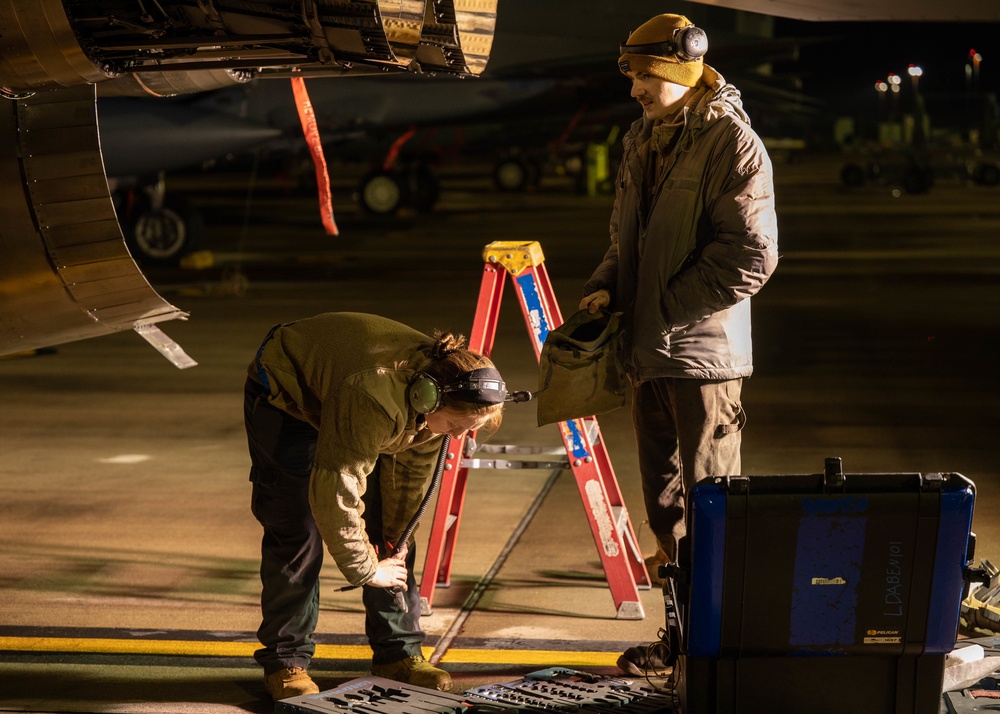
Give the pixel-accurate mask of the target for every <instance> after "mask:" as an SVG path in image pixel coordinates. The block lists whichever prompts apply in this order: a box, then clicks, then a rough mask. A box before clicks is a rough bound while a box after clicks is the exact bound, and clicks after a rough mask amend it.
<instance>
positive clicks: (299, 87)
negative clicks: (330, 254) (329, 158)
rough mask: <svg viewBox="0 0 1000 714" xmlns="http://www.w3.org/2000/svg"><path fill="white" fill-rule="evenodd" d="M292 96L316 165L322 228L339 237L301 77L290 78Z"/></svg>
mask: <svg viewBox="0 0 1000 714" xmlns="http://www.w3.org/2000/svg"><path fill="white" fill-rule="evenodd" d="M292 94H294V95H295V105H296V107H297V108H298V110H299V121H301V122H302V133H303V134H304V135H305V137H306V143H307V144H308V145H309V153H310V154H312V159H313V163H314V164H315V165H316V187H317V190H318V191H319V211H320V217H321V218H322V219H323V227H324V228H325V229H326V233H327V235H331V236H335V235H339V234H340V231H339V230H337V224H336V222H335V221H334V220H333V196H332V195H331V194H330V175H329V174H328V173H327V170H326V157H325V156H324V155H323V144H322V142H321V141H320V139H319V127H318V126H317V125H316V113H315V112H314V111H313V106H312V102H311V101H310V100H309V92H307V91H306V80H305V79H304V78H303V77H292Z"/></svg>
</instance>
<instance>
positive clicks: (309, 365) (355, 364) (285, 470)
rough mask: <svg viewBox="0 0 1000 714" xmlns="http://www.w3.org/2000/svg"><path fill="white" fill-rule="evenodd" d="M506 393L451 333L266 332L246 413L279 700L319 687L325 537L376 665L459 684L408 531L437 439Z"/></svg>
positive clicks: (481, 416)
mask: <svg viewBox="0 0 1000 714" xmlns="http://www.w3.org/2000/svg"><path fill="white" fill-rule="evenodd" d="M505 398H506V385H505V384H504V382H503V379H502V378H501V377H500V373H499V372H497V370H496V369H495V368H494V366H493V363H492V362H491V361H490V360H489V359H488V358H487V357H484V356H483V355H480V354H478V353H476V352H472V351H470V350H468V349H466V348H465V341H464V338H463V337H461V336H457V337H456V336H455V335H452V334H451V333H443V334H441V333H438V334H436V335H435V336H434V337H433V338H431V337H428V336H426V335H424V334H421V333H420V332H418V331H416V330H414V329H412V328H410V327H407V326H406V325H402V324H400V323H398V322H394V321H392V320H389V319H386V318H384V317H378V316H376V315H365V314H361V313H324V314H322V315H317V316H315V317H310V318H307V319H304V320H298V321H297V322H292V323H289V324H285V325H276V326H275V327H274V328H273V329H272V330H271V332H270V333H269V334H268V335H267V337H266V338H265V340H264V342H263V344H262V345H261V346H260V349H259V350H258V351H257V355H256V356H255V357H254V359H253V361H252V362H251V364H250V367H249V370H248V377H247V382H246V390H245V399H244V419H245V422H246V430H247V441H248V444H249V449H250V460H251V469H250V480H251V481H252V482H253V495H252V503H251V508H252V510H253V514H254V516H255V517H256V518H257V520H258V521H259V522H260V524H261V525H262V526H263V528H264V536H263V541H262V544H261V565H260V578H261V582H262V584H263V590H262V592H261V611H262V615H263V617H262V622H261V625H260V628H259V629H258V631H257V637H258V639H260V642H261V644H262V645H263V647H262V648H261V649H259V650H257V651H256V652H255V653H254V658H255V659H256V660H257V662H258V663H259V664H260V665H261V666H262V667H263V668H264V686H265V689H266V690H267V693H268V694H269V695H270V696H271V698H272V699H274V700H275V701H277V700H279V699H285V698H287V697H294V696H298V695H301V694H315V693H317V692H319V687H317V686H316V684H315V683H314V682H313V680H312V678H310V676H309V673H308V668H309V663H310V661H311V660H312V656H313V654H314V652H315V649H316V644H315V641H314V640H313V633H314V632H315V630H316V625H317V623H318V620H319V575H320V567H321V566H322V564H323V545H324V543H325V544H326V547H327V549H329V551H330V554H331V555H332V556H333V558H334V561H335V562H336V564H337V567H338V568H339V569H340V571H341V573H343V575H344V577H345V578H347V581H348V583H350V586H353V587H357V586H364V588H363V594H362V600H363V602H364V605H365V612H366V617H365V632H366V634H367V635H368V641H369V643H370V644H371V648H372V653H373V654H372V674H374V675H376V676H380V677H385V678H386V679H394V680H397V681H401V682H409V683H410V684H415V685H417V686H421V687H427V688H430V689H439V690H443V691H446V690H448V689H450V688H451V677H450V675H449V674H448V673H447V672H445V671H444V670H441V669H438V668H436V667H433V666H431V665H430V664H429V663H428V662H427V661H426V660H425V659H424V658H423V656H422V654H421V643H422V642H423V640H424V633H423V631H422V630H421V629H420V591H419V590H418V588H417V585H416V581H415V578H414V577H413V564H414V561H415V552H414V549H413V547H412V540H411V541H410V542H409V543H406V544H400V543H399V539H400V538H401V537H402V535H403V534H404V532H405V531H406V530H407V524H408V523H409V522H410V520H411V519H412V518H413V516H414V514H415V513H417V511H418V510H419V507H420V502H421V500H422V498H423V494H424V492H425V490H426V489H427V488H428V481H429V480H430V477H431V476H432V473H433V471H434V466H435V464H436V463H437V461H438V454H439V451H440V449H441V444H442V442H443V441H444V438H443V435H445V434H448V435H450V436H452V437H453V438H458V437H459V436H461V435H462V434H464V433H465V432H467V431H476V430H479V429H483V428H486V429H489V430H491V431H495V430H496V429H497V428H498V427H499V426H500V420H501V418H502V411H503V402H504V400H505ZM397 545H402V546H403V547H402V549H401V551H400V552H398V553H396V554H395V555H394V554H393V552H394V546H397ZM399 592H401V593H403V594H404V596H405V602H400V599H401V598H400V597H398V596H397V593H399Z"/></svg>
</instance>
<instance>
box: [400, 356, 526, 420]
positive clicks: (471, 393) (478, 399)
mask: <svg viewBox="0 0 1000 714" xmlns="http://www.w3.org/2000/svg"><path fill="white" fill-rule="evenodd" d="M445 394H454V395H455V396H456V397H457V398H458V399H459V400H461V401H463V402H471V403H473V404H500V403H501V402H503V401H505V400H506V398H507V385H506V384H505V383H504V381H503V379H502V378H501V377H500V373H499V372H498V371H497V370H495V369H493V368H491V367H481V368H479V369H474V370H472V371H471V372H466V373H465V374H463V375H462V376H460V377H459V378H458V379H456V380H455V381H454V382H449V383H448V384H444V385H442V384H440V383H439V382H438V381H437V380H436V379H434V378H433V377H432V376H430V375H429V374H427V373H426V372H418V373H417V376H416V378H414V380H413V381H412V382H410V386H409V388H408V389H407V395H408V398H409V400H410V406H411V407H413V410H414V411H416V412H417V413H418V414H430V413H431V412H434V411H437V410H438V409H440V408H441V402H442V400H443V399H444V395H445Z"/></svg>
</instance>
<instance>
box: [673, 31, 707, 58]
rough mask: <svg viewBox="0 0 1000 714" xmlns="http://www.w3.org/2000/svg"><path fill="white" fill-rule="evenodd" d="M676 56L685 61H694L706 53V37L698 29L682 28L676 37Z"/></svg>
mask: <svg viewBox="0 0 1000 714" xmlns="http://www.w3.org/2000/svg"><path fill="white" fill-rule="evenodd" d="M676 45H677V47H676V50H675V52H676V54H677V56H678V57H679V58H681V59H682V60H686V61H691V60H696V59H698V58H699V57H704V56H705V55H706V54H707V53H708V35H707V34H706V33H705V31H704V30H703V29H701V28H700V27H695V26H694V25H691V26H690V27H685V28H683V29H682V30H681V31H680V32H679V34H678V37H677V41H676Z"/></svg>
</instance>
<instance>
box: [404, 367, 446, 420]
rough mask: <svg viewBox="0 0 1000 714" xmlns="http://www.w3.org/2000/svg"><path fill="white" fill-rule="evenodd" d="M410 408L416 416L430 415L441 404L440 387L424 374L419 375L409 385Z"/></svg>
mask: <svg viewBox="0 0 1000 714" xmlns="http://www.w3.org/2000/svg"><path fill="white" fill-rule="evenodd" d="M409 399H410V406H411V407H413V409H414V411H416V412H417V413H418V414H430V413H431V412H433V411H434V410H435V409H437V408H438V407H439V406H440V404H441V387H440V386H439V385H438V383H437V382H436V381H435V380H434V378H433V377H430V376H428V375H426V374H423V373H421V374H419V375H417V378H416V379H414V380H413V381H412V382H411V383H410V389H409Z"/></svg>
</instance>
